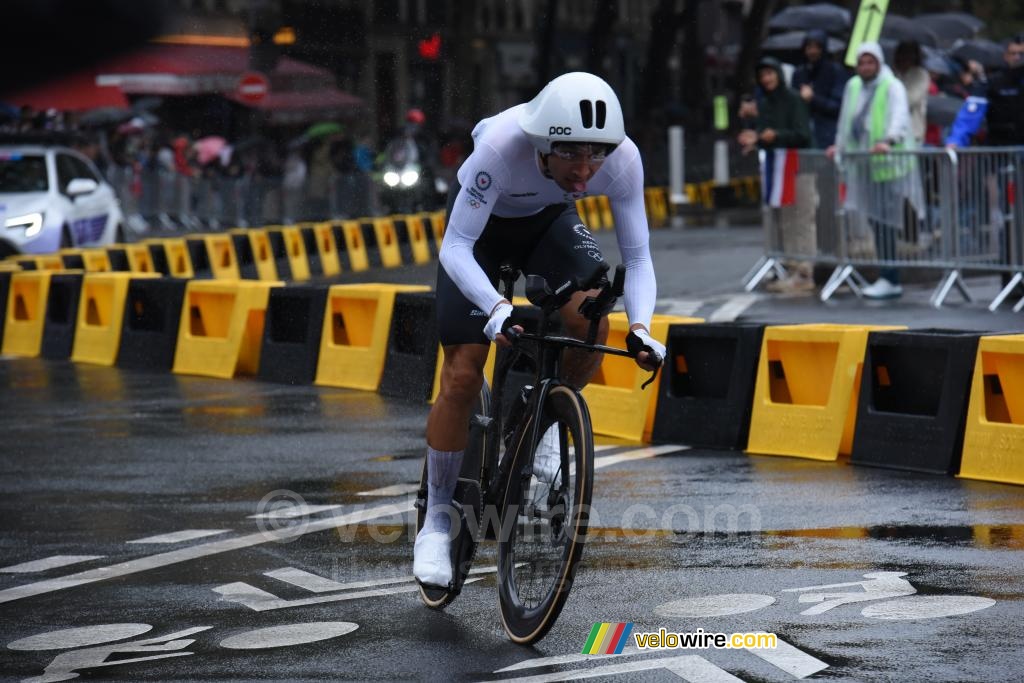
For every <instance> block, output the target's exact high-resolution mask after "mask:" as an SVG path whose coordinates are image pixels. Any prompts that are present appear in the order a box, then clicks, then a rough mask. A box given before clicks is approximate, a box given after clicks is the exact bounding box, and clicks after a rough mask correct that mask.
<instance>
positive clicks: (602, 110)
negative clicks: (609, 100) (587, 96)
mask: <svg viewBox="0 0 1024 683" xmlns="http://www.w3.org/2000/svg"><path fill="white" fill-rule="evenodd" d="M606 109H607V107H606V106H605V103H604V100H598V101H597V127H598V128H604V119H605V114H606Z"/></svg>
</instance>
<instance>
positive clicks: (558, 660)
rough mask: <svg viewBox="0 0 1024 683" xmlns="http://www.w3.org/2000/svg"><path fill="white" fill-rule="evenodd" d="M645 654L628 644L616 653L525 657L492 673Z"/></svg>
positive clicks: (644, 651) (643, 651)
mask: <svg viewBox="0 0 1024 683" xmlns="http://www.w3.org/2000/svg"><path fill="white" fill-rule="evenodd" d="M638 654H647V650H641V649H640V648H638V647H636V646H635V645H630V646H629V647H625V648H623V649H622V652H621V653H619V654H617V655H584V654H578V653H577V654H571V655H555V656H553V657H537V658H536V659H527V660H526V661H523V662H519V663H518V664H513V665H512V666H506V667H505V668H504V669H498V670H497V671H495V672H494V673H496V674H503V673H508V672H509V671H522V670H524V669H537V668H540V667H542V666H558V665H559V664H572V663H574V662H588V661H598V660H600V659H614V658H616V657H628V656H630V655H638Z"/></svg>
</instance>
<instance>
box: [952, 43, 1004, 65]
mask: <svg viewBox="0 0 1024 683" xmlns="http://www.w3.org/2000/svg"><path fill="white" fill-rule="evenodd" d="M949 54H950V56H951V57H956V58H957V59H959V60H960V61H961V62H964V63H966V62H967V61H968V60H970V59H973V60H974V61H976V62H978V63H979V64H981V65H982V66H983V67H985V68H986V69H1001V68H1003V67H1005V66H1006V60H1005V59H1003V46H1002V45H1000V44H999V43H993V42H992V41H991V40H988V39H986V38H974V39H973V40H958V41H957V42H956V43H955V44H954V45H953V49H952V50H950V52H949Z"/></svg>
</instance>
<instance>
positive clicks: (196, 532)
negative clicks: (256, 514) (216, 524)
mask: <svg viewBox="0 0 1024 683" xmlns="http://www.w3.org/2000/svg"><path fill="white" fill-rule="evenodd" d="M228 531H230V529H184V530H182V531H175V532H172V533H169V534H160V535H159V536H147V537H146V538H140V539H138V540H135V541H128V543H140V544H142V543H184V542H185V541H194V540H196V539H197V538H206V537H207V536H219V535H220V534H226V533H227V532H228Z"/></svg>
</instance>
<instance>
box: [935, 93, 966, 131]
mask: <svg viewBox="0 0 1024 683" xmlns="http://www.w3.org/2000/svg"><path fill="white" fill-rule="evenodd" d="M963 106H964V101H963V100H962V99H960V98H959V97H950V96H949V95H929V96H928V112H927V115H926V118H927V120H928V123H935V124H938V125H940V126H948V125H950V124H952V123H953V121H955V120H956V115H957V114H958V113H960V108H961V107H963Z"/></svg>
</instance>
